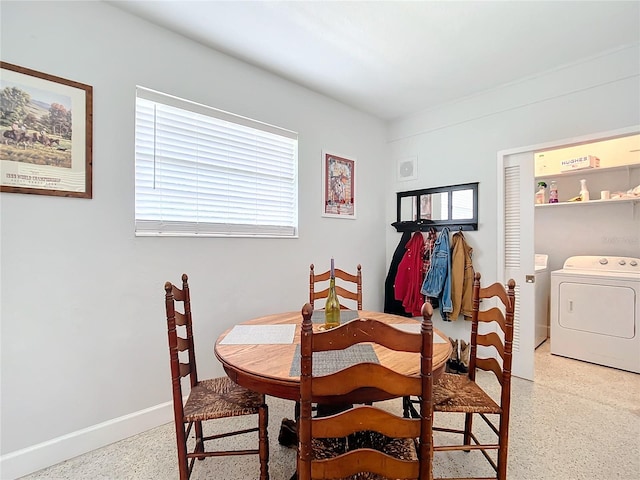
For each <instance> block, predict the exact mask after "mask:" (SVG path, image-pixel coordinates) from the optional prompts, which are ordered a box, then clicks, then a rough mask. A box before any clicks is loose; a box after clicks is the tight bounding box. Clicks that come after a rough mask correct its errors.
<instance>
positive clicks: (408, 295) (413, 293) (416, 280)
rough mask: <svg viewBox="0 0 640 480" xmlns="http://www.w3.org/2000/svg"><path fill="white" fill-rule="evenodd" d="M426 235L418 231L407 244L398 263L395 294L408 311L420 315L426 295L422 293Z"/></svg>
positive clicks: (416, 315)
mask: <svg viewBox="0 0 640 480" xmlns="http://www.w3.org/2000/svg"><path fill="white" fill-rule="evenodd" d="M423 257H424V237H423V236H422V233H421V232H416V233H414V234H413V237H411V240H409V241H408V242H407V244H406V246H405V253H404V256H403V257H402V260H400V264H399V265H398V272H397V273H396V282H395V284H394V296H395V299H396V300H400V301H401V302H402V306H403V307H404V309H405V311H406V312H407V313H410V314H411V315H413V316H414V317H419V316H420V315H421V314H422V312H421V310H422V305H423V303H424V296H423V295H422V294H421V293H420V288H421V287H422V282H423V281H424V273H425V272H424V262H423Z"/></svg>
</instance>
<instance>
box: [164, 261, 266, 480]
mask: <svg viewBox="0 0 640 480" xmlns="http://www.w3.org/2000/svg"><path fill="white" fill-rule="evenodd" d="M164 289H165V292H166V294H165V306H166V312H167V326H168V335H169V355H170V357H171V380H172V384H173V412H174V418H175V426H176V442H177V445H178V469H179V472H180V480H187V479H188V478H189V476H190V475H191V471H192V470H193V464H194V461H195V459H196V458H197V459H199V460H203V459H204V458H205V457H215V456H223V455H249V454H258V455H259V456H260V480H268V478H269V470H268V461H269V441H268V437H267V422H268V410H267V405H266V404H265V399H264V395H262V394H259V393H256V392H252V391H250V390H247V389H246V388H244V387H241V386H240V385H237V384H236V383H234V382H232V381H231V380H230V379H229V378H228V377H220V378H212V379H208V380H199V379H198V372H197V370H196V354H195V350H194V346H193V328H192V323H191V321H192V318H191V301H190V297H189V284H188V277H187V275H186V274H183V275H182V289H180V288H178V287H176V286H175V285H173V284H172V283H171V282H166V283H165V284H164ZM176 303H182V307H183V311H182V312H179V311H176V309H175V307H176ZM178 329H180V330H181V331H182V332H183V333H182V334H181V335H182V336H180V335H179V334H178V331H177V330H178ZM181 352H186V354H185V353H182V356H183V357H182V360H183V361H182V362H181V358H180V357H181ZM184 377H189V382H190V387H191V391H190V393H189V397H188V398H187V401H186V402H185V403H183V394H182V379H183V378H184ZM254 414H257V415H258V426H257V427H254V428H249V429H244V430H236V431H231V432H225V433H219V434H216V435H211V436H206V437H205V436H204V435H203V431H202V422H204V421H206V420H215V419H221V418H227V417H236V416H240V415H254ZM192 427H195V428H194V431H195V446H194V449H193V451H192V452H189V451H188V445H187V442H188V438H189V434H190V432H191V429H192ZM256 431H257V432H258V439H259V442H258V443H259V448H257V449H252V450H225V451H222V450H219V451H205V442H207V441H209V440H214V439H217V438H223V437H229V436H233V435H240V434H244V433H249V432H256Z"/></svg>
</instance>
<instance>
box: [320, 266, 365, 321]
mask: <svg viewBox="0 0 640 480" xmlns="http://www.w3.org/2000/svg"><path fill="white" fill-rule="evenodd" d="M356 268H357V273H356V274H355V275H353V274H351V273H347V272H345V271H344V270H341V269H339V268H335V269H334V272H335V277H336V294H337V295H338V300H339V301H340V308H342V309H347V308H348V307H346V306H345V305H343V303H342V302H343V300H344V299H347V300H353V302H355V306H356V310H362V267H361V266H360V264H358V266H357V267H356ZM330 275H331V272H330V271H329V270H327V271H326V272H324V273H320V274H316V273H315V269H314V265H313V263H312V264H311V265H310V266H309V303H310V304H311V305H312V306H313V307H314V308H315V301H316V300H319V299H322V298H327V296H328V295H329V277H330ZM323 282H324V283H323ZM318 284H320V285H318ZM350 284H354V285H350ZM323 287H324V288H323ZM316 288H323V289H322V290H320V291H316ZM354 290H355V291H354ZM323 307H324V305H323Z"/></svg>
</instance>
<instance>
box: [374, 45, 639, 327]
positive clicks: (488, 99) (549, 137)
mask: <svg viewBox="0 0 640 480" xmlns="http://www.w3.org/2000/svg"><path fill="white" fill-rule="evenodd" d="M639 59H640V48H639V46H638V45H634V46H630V47H628V48H623V49H620V50H617V51H613V52H609V53H608V54H606V55H602V56H599V57H596V58H591V59H588V60H585V61H582V62H579V63H576V64H574V65H570V66H566V67H565V68H560V69H556V70H554V71H551V72H546V73H541V74H539V75H536V76H535V77H533V78H530V79H526V80H524V81H522V82H518V83H514V84H510V85H506V86H504V87H503V88H500V89H496V90H494V91H490V92H486V93H484V94H481V95H477V96H474V97H470V98H466V99H462V100H460V101H458V102H455V103H452V104H449V105H445V106H443V107H440V108H436V109H433V110H429V111H424V112H421V113H419V114H417V115H414V116H411V117H406V118H403V119H400V120H398V121H396V122H393V123H392V124H391V125H390V128H389V143H390V146H391V152H392V153H391V158H392V160H394V161H395V160H396V159H401V158H405V157H408V156H413V155H417V157H418V179H417V180H413V181H409V182H395V181H392V182H391V185H390V188H389V191H388V193H387V223H388V224H390V223H391V222H393V221H395V219H396V218H395V215H396V199H395V192H397V191H405V190H413V189H417V188H429V187H439V186H443V185H450V184H458V183H467V182H479V183H480V184H479V187H478V189H479V227H478V231H476V232H465V237H466V238H467V241H468V242H469V244H470V245H471V247H472V248H473V249H474V251H473V260H474V267H475V268H476V271H480V272H481V273H482V275H483V278H484V279H485V281H495V280H498V279H500V278H501V276H502V272H497V271H496V269H497V261H498V259H497V257H496V255H497V253H496V245H497V242H498V237H497V230H496V229H497V206H496V205H497V202H499V201H501V199H499V198H497V196H496V185H497V176H498V174H497V160H496V153H497V152H498V151H501V150H507V149H512V148H518V147H525V146H528V145H535V144H541V143H547V142H552V141H555V140H561V139H566V138H571V137H578V136H582V135H587V134H591V133H596V132H604V131H611V130H616V129H619V128H623V127H628V126H631V125H638V124H639V123H640V81H639V78H640V61H639ZM469 81H473V79H472V78H470V79H469ZM387 168H388V170H387V171H388V172H389V177H390V178H395V163H394V164H390V165H388V166H387ZM531 181H532V182H534V179H533V178H532V179H531ZM531 201H532V202H533V198H532V200H531ZM399 240H400V234H399V233H397V232H396V231H395V230H394V229H393V227H390V226H389V227H387V245H386V246H387V258H391V255H392V253H393V250H394V249H395V247H396V245H397V243H398V241H399ZM531 273H533V272H531ZM434 325H435V327H437V328H440V329H441V330H443V331H444V332H446V333H447V334H449V335H450V336H452V337H454V338H465V337H468V335H469V333H468V332H469V324H468V323H467V322H464V321H463V320H459V321H457V322H453V323H446V322H442V321H441V320H440V319H436V320H435V321H434Z"/></svg>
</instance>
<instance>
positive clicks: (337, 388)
mask: <svg viewBox="0 0 640 480" xmlns="http://www.w3.org/2000/svg"><path fill="white" fill-rule="evenodd" d="M367 387H368V388H376V389H378V390H382V391H383V392H387V393H390V394H391V395H394V396H396V397H401V396H405V395H420V394H421V393H422V384H421V380H420V378H415V377H413V378H412V377H408V376H406V375H402V374H400V373H397V372H395V371H393V370H391V369H389V368H387V367H384V366H382V365H379V364H377V363H359V364H357V365H353V366H351V367H348V368H345V369H344V370H340V371H339V372H336V373H332V374H329V375H323V376H322V377H316V378H315V379H314V381H313V388H312V389H311V394H312V395H313V396H314V397H320V396H327V395H347V394H348V393H351V392H353V391H354V390H356V389H358V388H367Z"/></svg>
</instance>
